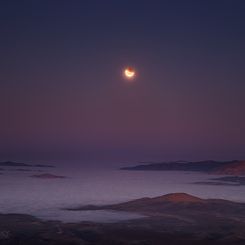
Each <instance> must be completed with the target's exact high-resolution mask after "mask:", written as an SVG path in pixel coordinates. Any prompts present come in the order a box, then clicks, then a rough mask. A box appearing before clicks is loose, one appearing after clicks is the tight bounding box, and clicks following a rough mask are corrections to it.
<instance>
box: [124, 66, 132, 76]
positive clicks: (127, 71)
mask: <svg viewBox="0 0 245 245" xmlns="http://www.w3.org/2000/svg"><path fill="white" fill-rule="evenodd" d="M124 76H125V77H126V78H127V79H133V78H134V77H135V70H134V69H133V68H131V67H127V68H126V69H125V70H124Z"/></svg>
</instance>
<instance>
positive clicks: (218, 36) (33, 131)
mask: <svg viewBox="0 0 245 245" xmlns="http://www.w3.org/2000/svg"><path fill="white" fill-rule="evenodd" d="M244 13H245V2H244V1H242V0H229V1H228V0H222V1H221V0H216V1H214V0H212V1H209V0H207V1H201V0H199V1H198V0H195V1H190V0H186V1H170V0H169V1H150V0H149V1H128V0H124V1H120V0H118V1H99V0H98V1H96V0H95V1H82V0H80V1H78V0H71V1H63V0H59V1H56V0H52V1H50V0H49V1H48V0H42V1H41V0H40V1H39V0H37V1H28V0H26V1H11V0H4V1H1V3H0V19H1V21H0V32H1V37H0V44H1V45H0V54H1V55H0V86H1V87H0V88H1V89H0V113H1V120H0V138H1V141H0V159H2V160H19V161H21V160H29V161H35V160H42V161H61V160H68V161H69V160H75V161H80V162H81V164H86V163H88V162H130V161H138V160H139V161H147V160H154V161H158V160H180V159H183V160H200V159H220V160H230V159H245V150H244V149H245V109H244V105H245V69H244V66H245V48H244V43H245V15H244ZM126 66H133V67H134V68H135V69H136V70H137V78H136V79H135V81H134V82H131V83H129V82H127V81H125V79H124V78H123V76H122V70H123V68H124V67H126Z"/></svg>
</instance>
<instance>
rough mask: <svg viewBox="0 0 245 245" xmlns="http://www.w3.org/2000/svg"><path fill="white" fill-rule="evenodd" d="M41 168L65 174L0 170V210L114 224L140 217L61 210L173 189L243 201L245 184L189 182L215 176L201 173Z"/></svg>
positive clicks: (66, 219)
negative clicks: (45, 176)
mask: <svg viewBox="0 0 245 245" xmlns="http://www.w3.org/2000/svg"><path fill="white" fill-rule="evenodd" d="M9 169H10V168H9ZM12 169H13V168H12ZM42 170H44V169H42ZM45 172H48V173H52V174H57V175H66V176H68V177H69V178H66V179H38V178H30V177H29V176H30V175H32V174H36V173H37V172H15V171H4V172H3V175H1V176H0V194H1V198H0V212H1V213H25V214H32V215H35V216H37V217H40V218H42V219H45V220H61V221H63V222H79V221H85V220H86V221H100V222H113V221H116V220H125V219H131V218H138V217H140V216H138V215H136V214H135V215H134V214H129V213H121V212H120V213H119V212H110V211H78V212H75V211H64V210H62V208H64V207H76V206H81V205H86V204H108V203H118V202H123V201H128V200H132V199H135V198H141V197H145V196H148V197H154V196H159V195H164V194H167V193H173V192H186V193H189V194H193V195H196V196H199V197H203V198H223V199H228V200H233V201H241V202H245V195H244V193H245V186H209V185H195V184H191V182H195V181H205V180H208V179H209V178H213V177H216V176H210V175H206V174H200V173H190V172H156V171H154V172H151V171H149V172H147V171H120V170H115V169H106V170H98V169H97V170H88V169H82V168H81V169H77V168H75V167H74V168H67V169H66V168H64V167H62V168H54V169H47V171H46V170H45ZM39 174H40V173H39ZM219 177H220V176H219Z"/></svg>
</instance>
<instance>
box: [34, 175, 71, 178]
mask: <svg viewBox="0 0 245 245" xmlns="http://www.w3.org/2000/svg"><path fill="white" fill-rule="evenodd" d="M30 177H32V178H39V179H64V178H67V177H66V176H61V175H54V174H35V175H31V176H30Z"/></svg>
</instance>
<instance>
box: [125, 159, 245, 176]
mask: <svg viewBox="0 0 245 245" xmlns="http://www.w3.org/2000/svg"><path fill="white" fill-rule="evenodd" d="M121 170H135V171H138V170H142V171H194V172H205V173H210V174H217V175H245V161H241V160H233V161H213V160H207V161H199V162H191V161H176V162H160V163H151V162H149V163H145V164H141V165H137V166H133V167H123V168H121Z"/></svg>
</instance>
